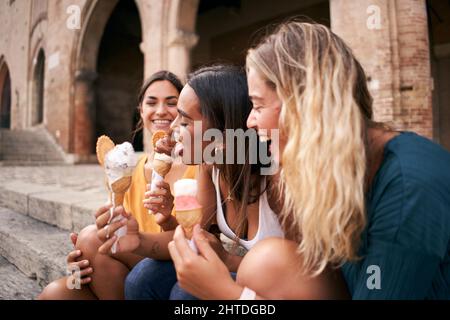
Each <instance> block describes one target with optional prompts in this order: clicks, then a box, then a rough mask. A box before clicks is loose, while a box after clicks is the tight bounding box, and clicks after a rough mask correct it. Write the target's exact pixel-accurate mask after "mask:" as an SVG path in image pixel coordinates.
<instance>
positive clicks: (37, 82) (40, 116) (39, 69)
mask: <svg viewBox="0 0 450 320" xmlns="http://www.w3.org/2000/svg"><path fill="white" fill-rule="evenodd" d="M44 83H45V54H44V50H42V49H40V50H39V53H38V55H37V58H36V64H35V67H34V73H33V85H32V86H33V98H32V102H33V103H32V109H31V125H32V126H35V125H38V124H40V123H42V122H43V121H44Z"/></svg>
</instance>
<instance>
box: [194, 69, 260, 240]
mask: <svg viewBox="0 0 450 320" xmlns="http://www.w3.org/2000/svg"><path fill="white" fill-rule="evenodd" d="M187 84H188V85H189V86H190V87H191V88H192V89H193V90H194V91H195V94H196V95H197V97H198V99H199V101H200V111H201V114H202V116H203V117H204V118H206V120H207V121H208V125H209V126H210V127H211V128H216V129H219V130H220V131H221V132H225V130H227V129H234V130H236V129H243V130H244V131H245V130H247V129H248V128H247V124H246V122H247V117H248V116H249V114H250V111H251V109H252V102H251V101H250V99H249V96H248V87H247V78H246V74H245V71H244V69H243V68H240V67H237V66H232V65H224V64H219V65H213V66H208V67H203V68H201V69H199V70H197V71H195V72H193V73H191V74H190V75H189V76H188V81H187ZM255 134H256V133H255ZM225 147H227V146H225ZM245 150H246V151H245V163H243V164H239V163H237V161H236V158H235V159H231V160H232V161H229V160H230V159H227V161H226V162H225V161H224V163H227V164H214V166H216V167H217V168H218V169H220V175H221V177H222V179H223V180H224V181H225V182H226V183H227V184H228V186H229V188H230V195H231V196H232V198H233V199H234V200H237V201H238V202H239V203H240V206H239V207H237V204H236V201H233V204H234V206H235V210H236V212H238V215H239V217H238V227H237V231H236V235H237V236H238V237H240V238H242V237H243V236H244V235H245V230H246V229H247V228H246V226H247V207H248V205H249V204H251V203H254V202H256V201H257V200H258V199H259V196H260V194H261V190H260V188H261V179H260V175H259V168H260V164H259V163H257V164H250V161H249V160H250V152H251V150H250V148H249V141H248V139H246V141H245ZM233 154H234V156H235V157H236V156H237V155H236V152H234V153H233ZM224 156H225V155H224ZM228 163H232V164H228ZM236 240H237V239H236Z"/></svg>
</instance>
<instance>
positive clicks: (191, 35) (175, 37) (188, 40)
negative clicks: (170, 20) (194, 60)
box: [169, 29, 199, 49]
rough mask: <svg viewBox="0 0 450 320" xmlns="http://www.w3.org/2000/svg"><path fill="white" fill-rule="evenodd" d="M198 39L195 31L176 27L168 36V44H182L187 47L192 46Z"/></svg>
mask: <svg viewBox="0 0 450 320" xmlns="http://www.w3.org/2000/svg"><path fill="white" fill-rule="evenodd" d="M198 40H199V36H198V35H197V34H196V33H195V32H190V31H186V30H182V29H177V30H175V31H174V32H172V34H171V36H170V38H169V46H183V47H186V48H187V49H191V48H192V47H194V46H195V45H196V44H197V42H198Z"/></svg>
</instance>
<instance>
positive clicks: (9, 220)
mask: <svg viewBox="0 0 450 320" xmlns="http://www.w3.org/2000/svg"><path fill="white" fill-rule="evenodd" d="M72 247H73V246H72V244H71V243H70V239H69V232H67V231H64V230H61V229H59V228H56V227H53V226H50V225H48V224H46V223H43V222H40V221H37V220H35V219H33V218H31V217H27V216H24V215H22V214H19V213H17V212H14V211H12V210H10V209H7V208H3V207H0V255H1V256H3V257H4V258H6V259H7V260H8V261H9V262H10V263H12V264H13V265H15V266H16V267H17V268H18V269H19V270H20V271H21V272H23V273H24V274H25V275H26V276H27V277H30V278H34V279H36V280H37V283H38V284H39V285H40V286H41V287H43V286H45V285H46V284H48V283H49V282H51V281H53V280H56V279H58V278H61V277H63V276H65V275H66V263H65V258H66V255H67V253H68V252H69V251H70V250H71V249H72ZM20 290H21V292H24V291H23V289H20Z"/></svg>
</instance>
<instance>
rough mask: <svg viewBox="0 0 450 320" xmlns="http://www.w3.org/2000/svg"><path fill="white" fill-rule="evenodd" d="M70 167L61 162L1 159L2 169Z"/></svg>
mask: <svg viewBox="0 0 450 320" xmlns="http://www.w3.org/2000/svg"><path fill="white" fill-rule="evenodd" d="M64 165H67V166H69V165H70V164H69V163H67V164H65V163H61V161H59V160H42V161H35V160H19V159H14V160H5V159H0V167H30V166H34V167H45V166H47V167H48V166H64Z"/></svg>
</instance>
